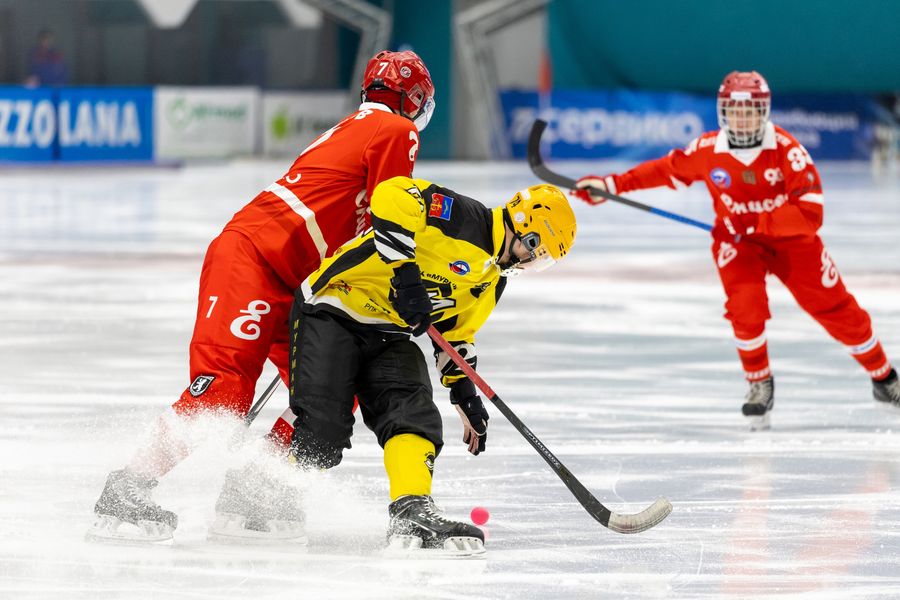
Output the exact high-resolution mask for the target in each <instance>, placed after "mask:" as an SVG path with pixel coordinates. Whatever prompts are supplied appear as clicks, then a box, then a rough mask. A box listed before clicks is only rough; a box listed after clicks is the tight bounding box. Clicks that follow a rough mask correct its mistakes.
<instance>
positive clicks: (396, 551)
mask: <svg viewBox="0 0 900 600" xmlns="http://www.w3.org/2000/svg"><path fill="white" fill-rule="evenodd" d="M388 512H389V514H390V516H391V522H390V525H389V527H388V547H387V549H386V550H385V555H386V556H391V557H401V558H470V557H478V556H483V555H484V553H485V550H484V534H483V533H482V532H481V530H480V529H478V528H477V527H475V526H474V525H469V524H468V523H461V522H459V521H451V520H450V519H447V518H445V517H444V516H443V515H441V513H440V511H439V509H438V508H437V507H436V506H435V504H434V500H432V499H431V496H401V497H400V498H398V499H397V500H396V501H395V502H393V503H391V505H390V507H389V508H388Z"/></svg>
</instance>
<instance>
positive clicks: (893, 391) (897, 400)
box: [872, 369, 900, 406]
mask: <svg viewBox="0 0 900 600" xmlns="http://www.w3.org/2000/svg"><path fill="white" fill-rule="evenodd" d="M872 395H873V396H874V397H875V399H876V400H878V401H879V402H890V403H892V404H894V405H896V406H900V377H897V370H896V369H891V373H890V374H889V375H888V376H887V377H885V378H884V379H882V380H881V381H875V380H872Z"/></svg>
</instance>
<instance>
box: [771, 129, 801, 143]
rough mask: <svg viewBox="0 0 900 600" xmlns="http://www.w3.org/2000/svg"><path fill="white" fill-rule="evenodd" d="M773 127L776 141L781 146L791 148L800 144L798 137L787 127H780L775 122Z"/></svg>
mask: <svg viewBox="0 0 900 600" xmlns="http://www.w3.org/2000/svg"><path fill="white" fill-rule="evenodd" d="M772 128H773V130H774V132H775V143H776V144H777V146H778V147H779V148H791V147H793V146H799V145H800V142H799V141H798V140H797V138H795V137H794V136H793V135H792V134H791V132H789V131H788V130H787V129H785V128H783V127H779V126H778V125H775V124H774V123H772Z"/></svg>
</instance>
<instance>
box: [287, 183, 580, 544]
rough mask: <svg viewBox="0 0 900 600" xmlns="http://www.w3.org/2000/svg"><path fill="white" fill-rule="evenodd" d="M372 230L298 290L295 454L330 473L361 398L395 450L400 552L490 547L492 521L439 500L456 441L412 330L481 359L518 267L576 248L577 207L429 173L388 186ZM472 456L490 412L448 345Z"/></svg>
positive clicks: (393, 490)
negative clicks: (498, 197) (434, 487)
mask: <svg viewBox="0 0 900 600" xmlns="http://www.w3.org/2000/svg"><path fill="white" fill-rule="evenodd" d="M371 211H372V229H371V230H370V231H369V232H367V233H365V234H363V235H362V236H360V237H358V238H356V239H354V240H352V241H351V242H348V243H347V244H345V245H344V246H342V247H341V248H340V249H339V250H338V251H337V252H336V253H335V254H334V255H333V256H332V257H331V258H329V259H326V260H325V261H323V262H322V265H321V267H320V268H319V269H318V270H317V271H315V272H314V273H312V274H311V275H310V276H309V277H308V278H307V279H306V280H305V281H304V282H303V284H302V285H301V286H300V288H299V289H298V290H297V294H296V298H295V301H294V307H293V311H292V315H291V329H292V332H291V389H290V398H291V400H290V401H291V409H292V410H293V412H294V414H295V415H296V419H295V421H294V427H295V430H294V431H295V433H294V438H293V443H292V445H291V457H292V460H294V461H295V462H297V463H298V464H299V465H300V466H302V467H309V468H329V467H332V466H335V465H337V464H338V463H340V461H341V458H342V455H343V450H344V449H345V448H349V447H350V436H351V434H352V432H353V422H354V418H353V403H354V396H356V397H357V399H358V401H359V408H360V414H361V415H362V417H363V420H364V422H365V424H366V426H367V427H368V428H369V429H370V430H372V431H373V432H374V433H375V435H376V436H377V438H378V443H379V444H380V445H381V446H382V448H383V449H384V466H385V470H386V471H387V475H388V480H389V482H390V495H391V501H392V502H391V505H390V507H389V515H390V525H389V529H388V537H389V548H391V549H394V550H400V551H404V552H406V551H410V552H413V551H418V549H419V548H422V549H424V551H429V552H432V551H433V552H439V553H451V554H480V553H483V552H484V545H483V541H484V537H483V534H482V532H481V530H480V529H478V528H477V527H474V526H472V525H468V524H466V523H462V522H457V521H452V520H449V519H447V518H445V517H443V516H442V515H441V514H440V512H439V511H438V510H437V509H436V507H435V505H434V503H433V501H432V499H431V478H432V471H433V468H434V462H435V458H436V457H437V455H438V454H439V453H440V450H441V447H442V446H443V437H442V423H441V416H440V412H439V410H438V408H437V406H436V405H435V403H434V399H433V395H432V389H431V383H430V377H429V375H428V369H427V366H426V364H425V359H424V357H423V355H422V352H421V351H420V349H419V347H418V346H417V345H416V343H415V342H413V341H412V340H411V339H410V334H412V335H416V336H418V335H421V334H422V333H425V331H427V329H428V327H429V326H430V325H431V324H434V326H435V328H436V329H437V330H438V331H440V332H441V333H442V334H443V335H444V337H445V338H446V339H447V340H448V341H450V343H451V344H452V345H453V346H454V347H455V348H456V349H457V350H458V351H459V352H460V354H462V355H463V356H464V357H465V359H466V361H467V362H468V363H469V364H470V365H471V366H473V367H475V366H476V363H477V358H476V352H475V346H474V342H475V334H476V332H477V331H478V329H479V328H480V327H481V326H482V325H483V324H484V322H485V320H486V319H487V318H488V316H489V315H490V313H491V311H492V310H493V309H494V307H495V306H496V305H497V301H498V300H499V298H500V295H501V294H502V293H503V289H504V287H505V285H506V281H507V276H509V275H512V274H515V273H519V272H522V271H532V270H533V271H539V270H543V269H545V268H547V267H548V266H550V265H552V264H554V263H555V262H557V261H558V260H560V259H561V258H562V257H563V256H565V255H566V254H568V252H569V251H570V249H571V247H572V244H573V243H574V240H575V230H576V224H575V215H574V213H573V212H572V209H571V207H570V206H569V203H568V201H567V199H566V197H565V195H564V194H563V193H562V192H561V191H560V190H558V189H557V188H555V187H553V186H549V185H536V186H532V187H530V188H528V189H525V190H522V191H520V192H518V193H516V195H515V196H514V197H513V198H512V200H510V201H509V202H508V203H506V204H505V205H502V206H499V207H496V208H493V209H488V208H486V207H484V206H483V205H482V204H481V203H480V202H478V201H476V200H473V199H471V198H468V197H466V196H462V195H460V194H457V193H456V192H453V191H452V190H449V189H446V188H443V187H440V186H438V185H436V184H433V183H431V182H428V181H425V180H422V179H411V178H408V177H395V178H393V179H389V180H387V181H385V182H382V183H381V184H380V185H379V186H378V187H377V188H376V189H375V192H374V194H373V196H372V201H371ZM435 359H436V362H437V366H438V369H439V370H440V374H441V383H442V384H443V385H444V386H445V387H448V388H449V389H450V401H451V403H452V404H453V405H455V407H456V410H457V412H458V413H459V416H460V419H461V421H462V426H463V441H464V442H465V443H466V444H467V446H468V450H469V452H471V453H472V454H475V455H477V454H479V453H481V452H483V451H484V450H485V446H486V443H487V424H488V413H487V411H486V410H485V408H484V405H483V403H482V401H481V398H479V397H478V395H477V393H476V390H475V386H474V384H473V383H472V382H471V381H470V380H469V379H468V378H467V377H466V376H465V375H464V374H463V373H462V371H461V370H460V369H459V368H458V367H456V365H455V364H454V363H453V362H452V361H451V360H450V359H449V357H448V356H446V354H444V353H443V352H442V351H440V350H439V349H437V348H436V351H435Z"/></svg>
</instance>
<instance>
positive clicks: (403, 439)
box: [384, 433, 434, 502]
mask: <svg viewBox="0 0 900 600" xmlns="http://www.w3.org/2000/svg"><path fill="white" fill-rule="evenodd" d="M384 470H385V471H387V476H388V480H389V481H390V482H391V501H392V502H393V501H394V500H396V499H397V498H399V497H400V496H406V495H407V494H412V495H416V496H423V495H429V494H431V472H432V470H434V444H432V443H431V442H429V441H428V440H426V439H425V438H423V437H421V436H418V435H416V434H414V433H401V434H400V435H395V436H394V437H392V438H391V439H389V440H388V441H387V443H386V444H385V445H384Z"/></svg>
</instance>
